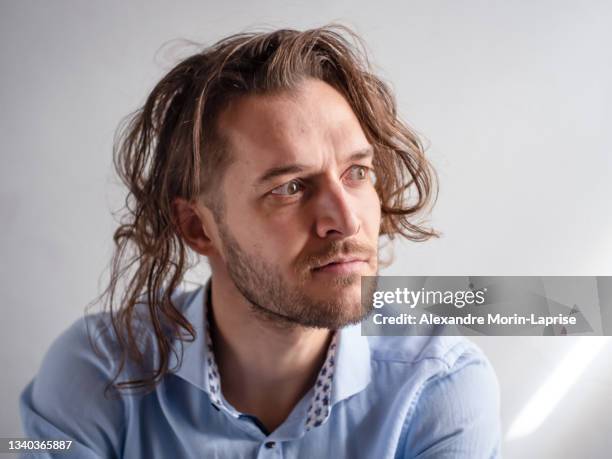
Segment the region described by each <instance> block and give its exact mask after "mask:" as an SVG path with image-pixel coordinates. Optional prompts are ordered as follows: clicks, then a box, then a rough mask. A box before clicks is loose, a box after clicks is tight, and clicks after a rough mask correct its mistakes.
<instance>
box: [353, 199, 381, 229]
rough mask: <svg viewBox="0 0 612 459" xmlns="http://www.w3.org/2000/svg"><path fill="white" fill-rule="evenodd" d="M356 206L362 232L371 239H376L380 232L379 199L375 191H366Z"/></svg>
mask: <svg viewBox="0 0 612 459" xmlns="http://www.w3.org/2000/svg"><path fill="white" fill-rule="evenodd" d="M357 205H358V207H357V209H359V210H358V212H359V219H360V221H361V224H362V226H363V229H364V232H365V233H366V234H367V235H368V236H370V237H372V238H377V237H378V233H379V231H380V222H381V210H380V199H379V197H378V194H377V193H376V190H374V189H372V190H368V192H367V193H364V194H363V195H362V196H360V199H359V202H358V203H357Z"/></svg>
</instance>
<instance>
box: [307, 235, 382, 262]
mask: <svg viewBox="0 0 612 459" xmlns="http://www.w3.org/2000/svg"><path fill="white" fill-rule="evenodd" d="M376 251H377V249H376V247H372V246H371V245H370V244H365V243H363V242H360V241H354V240H346V241H332V242H330V243H328V244H327V245H326V246H325V247H324V248H322V249H320V250H318V251H316V252H314V253H310V254H308V255H304V256H303V257H300V259H299V261H298V267H300V268H308V269H314V268H316V267H319V266H323V265H326V264H328V263H331V262H332V261H333V259H334V258H336V257H338V256H340V255H343V256H350V257H356V258H364V259H366V258H367V259H370V258H372V257H374V256H375V255H376Z"/></svg>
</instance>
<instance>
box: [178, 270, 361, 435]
mask: <svg viewBox="0 0 612 459" xmlns="http://www.w3.org/2000/svg"><path fill="white" fill-rule="evenodd" d="M210 287H211V280H210V279H209V280H208V282H207V283H206V284H205V285H202V286H200V287H199V288H197V289H196V290H194V291H193V292H192V293H191V294H190V295H189V296H188V297H187V298H186V300H185V305H184V309H183V314H184V315H185V318H186V319H187V320H188V321H189V322H190V323H191V325H192V326H193V328H194V330H195V332H196V336H195V339H194V340H193V341H191V342H189V341H184V342H182V346H183V352H182V361H181V363H180V366H178V365H177V363H178V359H177V355H175V354H174V353H173V354H172V355H173V361H172V362H171V364H172V365H173V366H177V367H178V368H177V369H176V370H175V372H174V373H175V374H176V375H177V376H178V377H180V378H182V379H184V380H185V381H187V382H189V383H191V384H193V385H194V386H196V387H198V388H199V389H201V390H202V391H204V392H206V393H207V394H208V396H209V398H210V401H211V403H212V404H213V405H214V406H215V407H216V408H219V409H223V410H224V411H227V412H228V413H229V414H231V415H232V416H234V417H237V416H239V415H240V413H238V412H237V411H236V410H234V409H233V408H232V407H231V406H229V404H228V403H227V402H225V400H224V398H223V395H222V393H221V390H220V380H219V371H218V368H217V364H216V362H215V359H214V353H213V349H212V340H211V339H210V333H209V331H208V320H207V311H208V308H209V304H210V291H211V288H210ZM360 330H361V327H360V326H359V324H357V325H352V326H349V327H345V328H343V329H341V330H339V331H337V332H336V333H334V336H333V338H332V341H331V342H330V345H329V348H328V351H327V355H326V358H325V362H324V364H323V366H322V367H321V370H320V371H319V375H318V377H317V381H316V382H315V385H314V387H313V388H312V390H311V391H310V392H309V394H310V393H312V395H311V397H312V399H311V401H310V403H309V405H308V409H307V411H306V420H305V421H304V422H305V424H304V427H305V430H310V429H312V428H314V427H317V426H319V425H321V424H322V423H324V422H325V421H326V420H327V418H328V417H329V414H330V411H331V408H332V406H333V405H334V404H335V403H337V402H339V401H342V400H344V399H346V398H348V397H350V396H351V395H354V394H356V393H358V392H360V391H362V390H363V389H365V387H366V386H367V385H368V383H369V382H370V378H371V370H370V349H369V345H368V341H367V338H366V337H365V336H361V331H360ZM178 341H179V340H178V339H177V340H175V345H176V346H179V347H178V348H177V347H175V349H177V352H178V354H179V355H180V346H181V343H179V342H178ZM171 368H172V367H171Z"/></svg>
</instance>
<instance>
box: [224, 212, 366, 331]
mask: <svg viewBox="0 0 612 459" xmlns="http://www.w3.org/2000/svg"><path fill="white" fill-rule="evenodd" d="M218 221H219V225H218V227H219V235H220V238H221V240H222V242H223V246H224V248H225V258H226V269H227V271H228V273H229V275H230V277H231V279H232V281H233V283H234V285H235V286H236V289H237V290H238V291H239V292H240V293H241V294H242V296H243V297H244V298H245V299H246V300H247V302H248V303H249V306H250V312H251V313H252V315H253V317H254V318H255V319H257V320H261V321H264V322H266V323H268V324H270V325H273V326H275V327H277V328H281V329H293V328H296V327H299V326H301V327H310V328H325V329H329V330H337V329H340V328H343V327H345V326H348V325H352V324H357V323H359V322H361V321H362V320H364V319H365V318H366V317H367V316H368V315H369V314H370V313H371V312H372V305H371V302H369V301H368V302H364V304H363V305H362V304H361V303H362V302H361V301H359V300H357V301H355V300H349V299H345V298H343V296H342V295H336V296H335V297H334V295H330V296H331V297H332V298H331V299H328V300H321V299H316V298H312V297H311V296H310V295H308V294H307V293H306V292H305V285H306V283H307V282H308V281H309V280H310V278H311V275H312V274H311V272H310V270H309V269H308V265H309V263H313V262H314V261H315V260H317V259H320V258H322V257H321V255H318V256H315V257H309V259H307V260H304V261H303V262H302V263H301V264H300V265H301V266H302V268H303V269H298V270H297V273H296V274H297V276H296V277H297V278H298V282H297V285H295V286H291V285H288V283H287V282H286V281H285V280H284V278H283V275H282V273H281V272H280V270H279V268H278V267H276V266H273V265H270V264H269V263H267V262H265V260H262V259H261V258H260V257H257V256H254V255H250V254H248V253H247V252H246V251H245V250H243V249H242V248H241V247H240V244H239V243H238V241H237V240H236V239H235V238H234V236H233V235H232V234H231V232H230V230H229V228H228V227H227V225H226V224H225V222H224V221H223V219H219V220H218ZM347 249H354V250H361V253H363V252H364V251H368V252H369V253H370V255H372V256H373V257H377V250H376V249H375V248H371V247H366V246H364V245H362V244H356V243H349V242H346V241H345V242H342V241H333V242H330V244H329V247H328V250H327V252H326V256H327V257H330V256H334V255H336V254H339V253H344V252H345V251H347ZM311 266H312V265H311ZM374 275H375V274H374ZM359 282H360V276H359V275H358V274H356V273H349V274H342V275H336V276H334V277H333V279H331V284H330V287H329V288H331V289H334V290H338V289H339V288H340V289H341V288H343V287H349V286H351V285H354V284H356V283H359Z"/></svg>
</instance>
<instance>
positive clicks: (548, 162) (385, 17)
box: [0, 0, 612, 458]
mask: <svg viewBox="0 0 612 459" xmlns="http://www.w3.org/2000/svg"><path fill="white" fill-rule="evenodd" d="M331 21H341V22H342V23H344V24H346V25H349V26H352V27H353V28H354V29H355V30H356V31H357V32H358V33H359V34H361V35H362V37H363V38H364V39H365V41H366V42H367V43H368V46H369V50H370V52H371V56H372V60H373V62H374V63H375V65H376V69H377V70H378V72H379V73H380V74H381V75H382V76H383V78H385V79H386V80H387V81H389V82H390V83H391V84H392V86H393V88H394V89H395V91H396V94H397V98H398V102H399V106H400V109H401V113H402V115H403V117H404V118H405V119H406V120H407V121H408V122H409V123H410V124H411V125H412V126H414V127H415V128H416V129H417V131H418V132H419V133H421V134H422V135H423V136H424V138H426V140H427V144H428V145H429V149H428V152H429V155H430V158H431V160H432V161H433V163H434V165H435V166H436V168H437V170H438V172H439V175H440V183H441V188H440V197H439V201H438V204H437V206H436V208H435V210H434V212H433V215H432V220H431V221H432V223H433V224H434V226H435V227H436V228H438V229H439V230H440V231H442V232H443V237H442V238H441V239H439V240H435V241H431V242H427V243H423V244H414V243H403V244H402V243H397V244H396V246H395V254H396V261H395V264H394V265H393V266H392V267H391V268H389V269H388V270H386V271H385V272H383V274H396V275H414V274H418V275H443V274H444V275H612V212H611V208H610V207H611V206H610V198H611V197H612V181H611V180H610V179H611V176H612V156H611V155H610V150H611V149H610V147H611V143H612V141H611V137H610V135H609V134H610V130H609V128H610V121H611V118H612V117H611V110H612V109H611V107H612V91H611V84H610V82H612V52H611V49H612V47H611V46H610V44H611V43H612V27H611V24H612V6H611V4H610V3H609V2H605V1H585V2H576V1H571V2H570V1H536V2H532V1H513V2H509V1H506V2H501V1H461V2H458V1H450V0H448V1H430V2H417V1H402V2H399V1H398V2H386V1H380V0H379V1H369V0H368V1H351V2H349V1H330V0H327V1H320V0H310V1H307V2H306V1H298V0H294V1H282V2H281V1H269V2H257V3H255V2H247V1H241V2H230V1H223V2H212V1H199V2H196V1H191V2H159V1H146V2H145V1H129V2H119V1H104V2H102V1H97V2H84V1H59V0H55V1H7V0H3V1H1V2H0V59H1V61H0V62H1V64H0V65H1V66H2V67H1V69H2V72H1V73H0V107H1V110H0V141H1V144H0V145H1V147H0V148H1V149H2V155H1V161H2V162H1V168H0V218H1V219H0V221H1V224H2V238H0V250H1V252H0V253H1V255H2V258H1V262H0V279H1V280H0V282H1V283H0V288H1V290H0V293H1V301H2V315H1V317H2V318H1V322H0V363H1V368H2V370H1V373H0V375H1V376H0V377H1V378H2V390H1V391H0V406H1V407H2V410H1V411H0V437H6V436H11V435H19V434H20V424H19V415H18V407H17V398H18V395H19V392H20V391H21V389H22V388H23V387H24V386H25V385H26V383H27V382H28V381H29V380H30V379H31V378H32V377H33V375H34V374H35V372H36V370H37V368H38V366H39V364H40V361H41V358H42V356H43V354H44V352H45V350H46V349H47V348H48V346H49V344H50V343H51V341H52V340H53V339H54V337H56V336H57V335H58V334H59V333H60V332H61V331H62V330H63V329H65V328H66V327H67V326H68V325H69V324H70V323H72V322H73V321H74V320H75V319H76V318H77V317H79V316H80V315H81V314H82V313H83V310H84V307H85V305H86V304H87V303H88V302H89V301H90V300H91V299H93V297H94V296H95V295H96V294H97V293H98V292H99V288H100V287H101V286H102V285H103V281H104V280H105V277H104V275H103V272H104V269H105V266H106V264H107V262H108V260H109V258H110V254H111V249H112V245H111V236H112V232H113V230H114V228H115V226H116V223H115V221H114V220H113V218H112V216H111V213H110V212H111V210H117V209H118V208H119V207H120V205H121V203H122V196H123V191H122V188H121V187H120V186H118V185H117V180H116V179H115V178H114V175H113V171H112V167H111V147H112V139H113V133H114V131H115V128H116V127H117V124H118V122H119V120H120V119H121V118H122V117H123V116H125V115H126V114H128V113H129V112H131V111H132V110H134V109H136V108H137V107H138V106H139V105H140V104H142V103H143V102H144V99H145V97H146V95H147V93H148V91H149V90H150V89H151V88H152V86H153V84H154V83H155V82H156V81H157V80H158V79H159V78H160V77H161V76H162V75H163V74H164V73H165V71H167V70H169V68H170V67H171V66H172V64H173V63H174V62H175V61H176V56H177V52H178V51H177V48H176V47H172V46H171V47H165V48H164V49H163V50H162V51H159V49H160V46H161V45H162V44H163V43H164V42H167V41H168V40H172V39H176V38H187V39H192V40H196V41H198V42H201V43H206V44H211V43H212V42H214V41H216V40H217V39H219V38H221V37H223V36H225V35H228V34H230V33H235V32H239V31H243V30H246V29H249V28H251V27H253V26H255V27H261V26H264V27H269V28H273V27H287V26H288V27H294V28H307V27H312V26H320V25H323V24H325V23H328V22H331ZM180 55H184V54H180ZM606 128H608V129H606ZM101 276H102V277H101ZM100 279H101V281H102V283H99V282H100ZM203 280H204V279H202V281H203ZM477 342H478V343H479V344H480V345H481V347H482V348H483V349H484V351H485V352H486V353H487V355H488V356H489V358H490V359H491V361H492V362H493V364H494V366H495V368H496V371H497V374H498V377H499V380H500V386H501V395H502V418H503V423H504V431H505V432H507V430H508V428H509V427H510V425H511V424H512V422H513V421H514V419H515V418H516V416H517V415H518V413H519V412H520V411H521V409H522V408H523V407H524V406H525V404H526V403H527V401H528V400H529V399H530V397H531V395H532V394H533V393H534V392H535V391H536V390H537V389H538V388H539V386H540V384H541V383H542V382H543V381H544V380H545V379H546V378H547V377H548V376H549V375H550V374H551V372H552V371H553V370H554V369H555V367H556V366H557V365H558V364H559V362H560V361H561V359H562V357H563V356H564V354H565V353H566V352H568V351H569V349H570V348H571V347H572V345H573V344H574V343H575V342H576V338H567V337H558V338H550V337H542V338H533V337H532V338H526V337H525V338H478V339H477ZM611 349H612V347H610V345H609V344H608V346H607V347H606V348H605V349H604V351H603V352H602V353H600V354H599V355H598V356H597V357H596V358H595V360H594V361H593V363H592V364H591V365H589V366H588V367H587V369H586V370H585V372H584V373H583V374H582V375H581V377H580V378H579V380H578V382H577V383H576V384H575V385H573V386H572V387H571V388H570V390H569V392H568V393H567V395H566V396H565V397H564V398H562V399H561V402H560V403H559V404H558V405H556V407H555V408H554V410H553V411H552V413H551V414H550V416H548V417H547V418H546V419H545V420H544V422H543V424H542V425H541V426H540V427H539V428H538V429H537V430H536V431H535V432H533V433H532V434H530V435H527V436H524V437H522V438H518V439H515V440H508V441H505V442H504V449H503V452H504V456H505V457H508V458H522V457H538V458H563V457H568V458H569V457H590V458H594V457H606V456H607V457H609V454H610V451H611V450H612V440H611V435H610V432H612V414H611V412H610V408H611V407H612V391H611V390H610V387H612V364H611V363H610V359H609V355H610V350H611Z"/></svg>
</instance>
